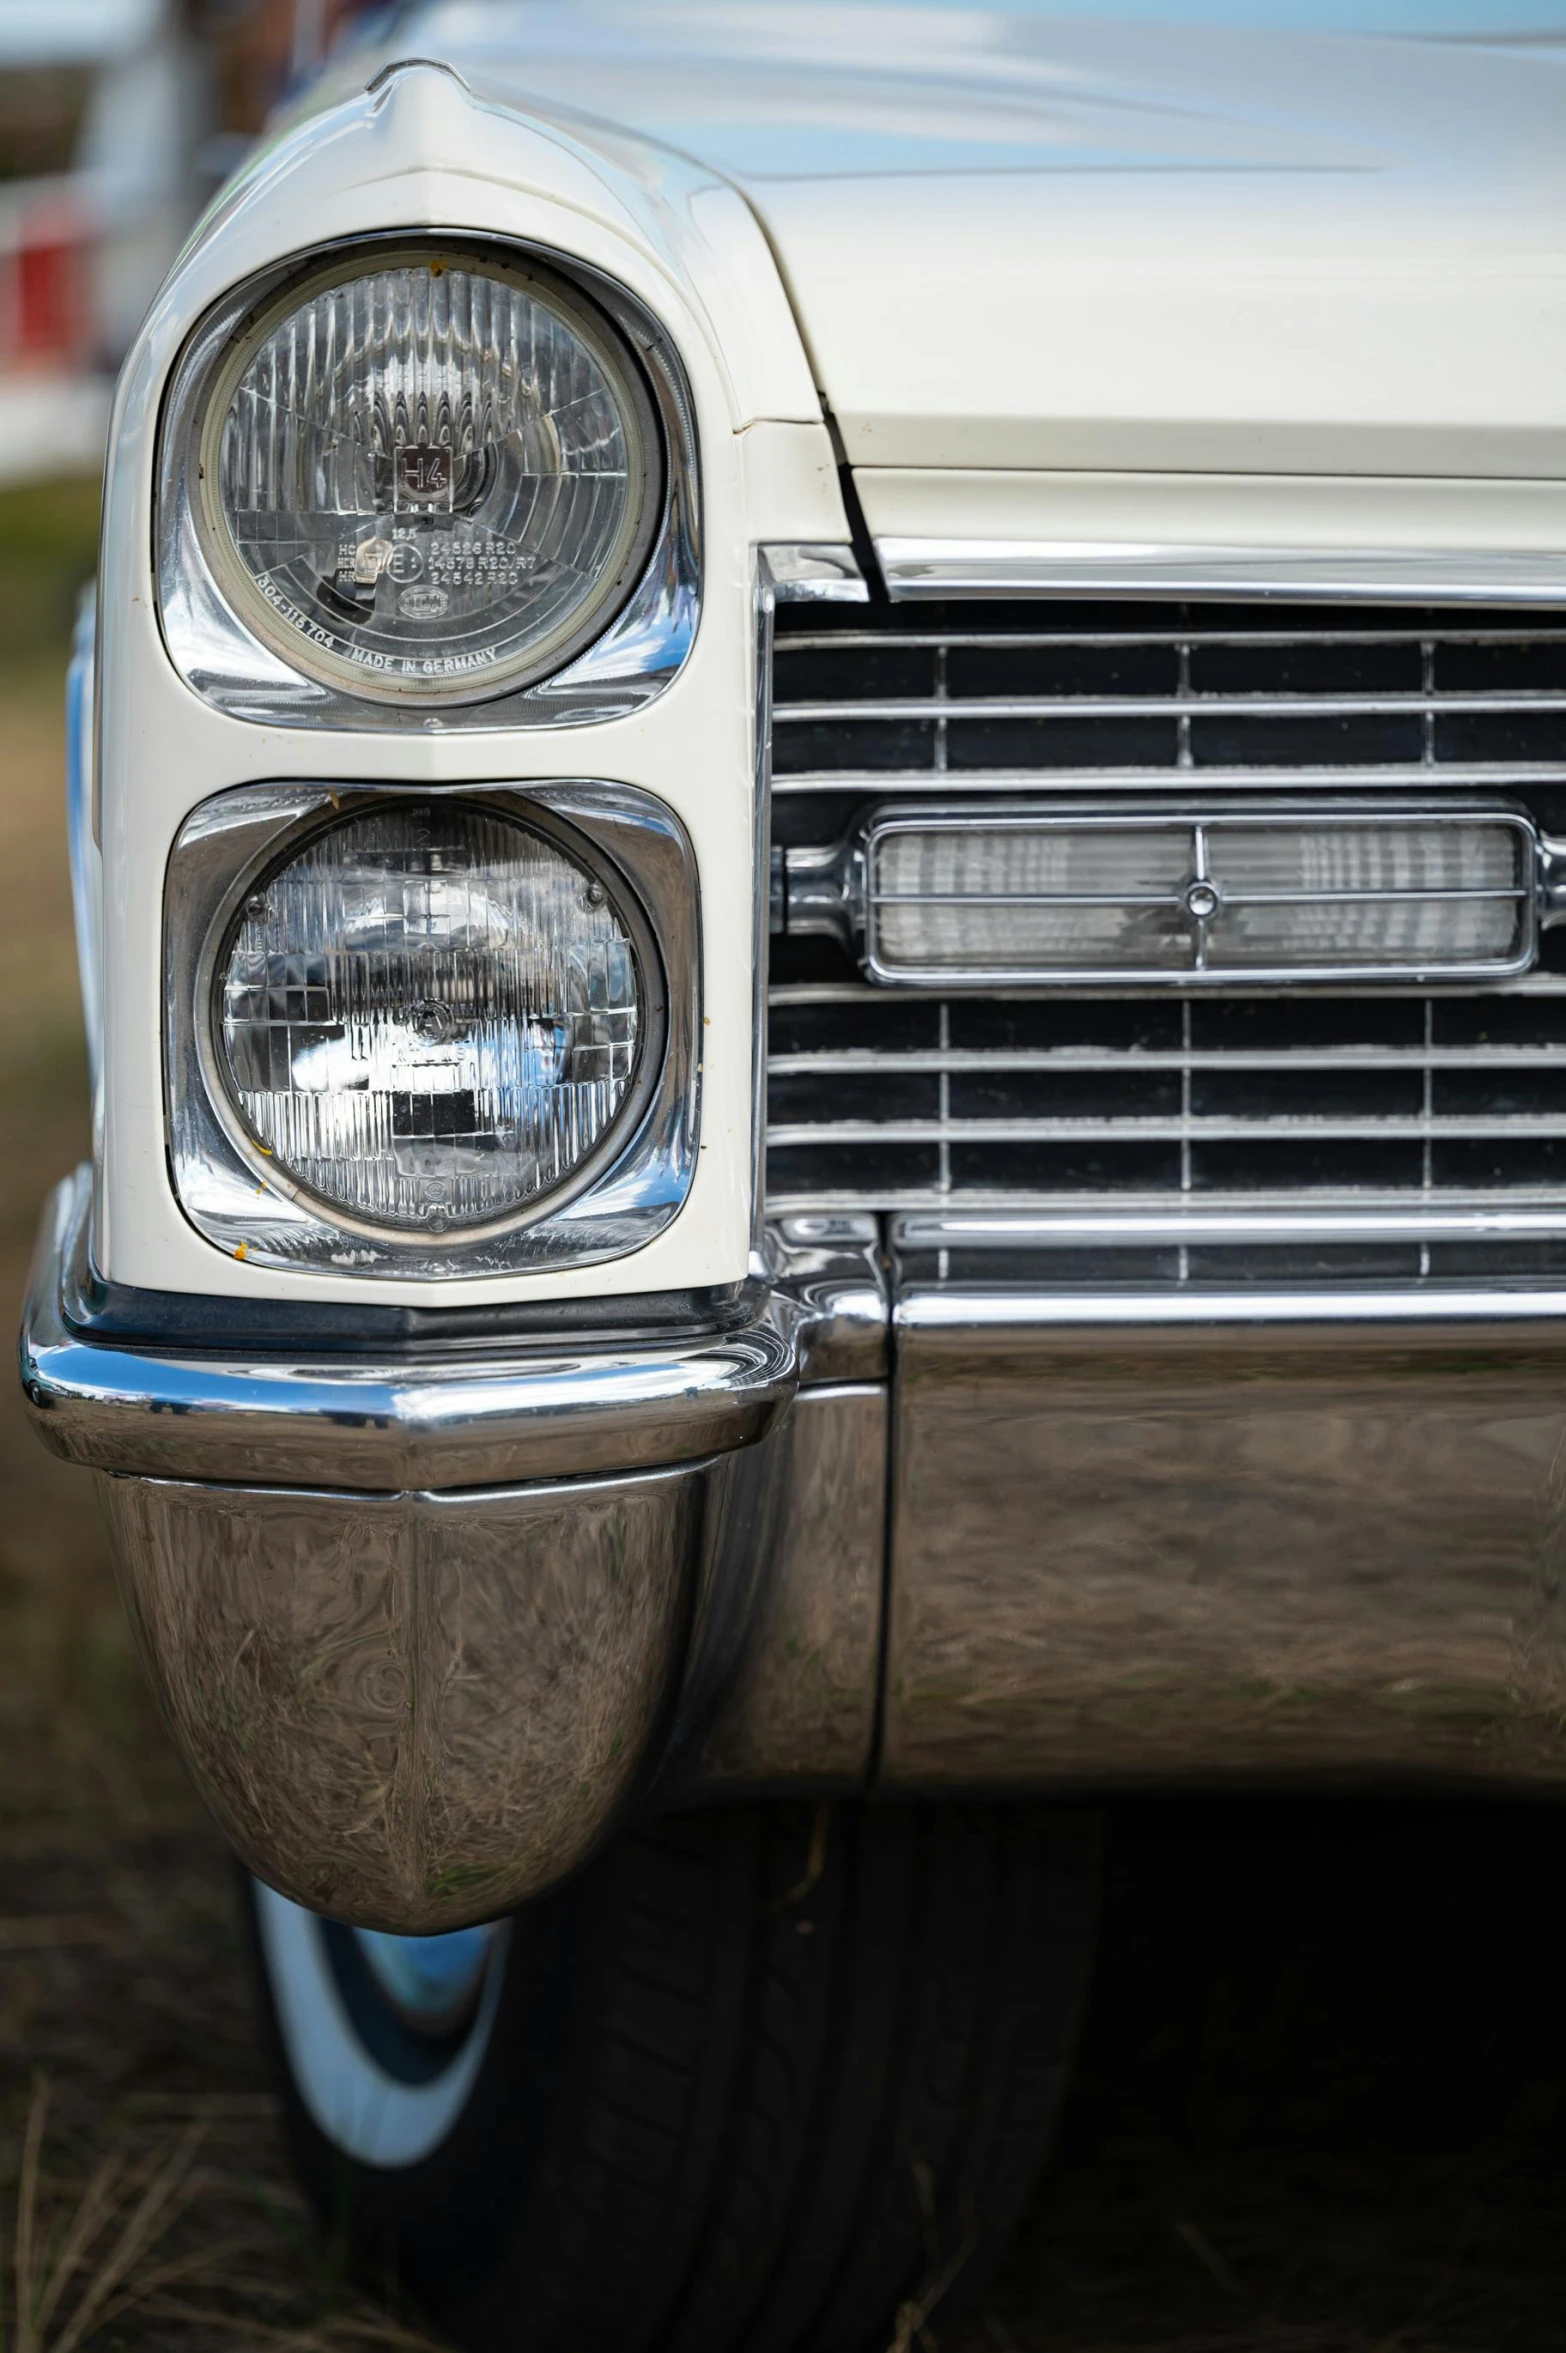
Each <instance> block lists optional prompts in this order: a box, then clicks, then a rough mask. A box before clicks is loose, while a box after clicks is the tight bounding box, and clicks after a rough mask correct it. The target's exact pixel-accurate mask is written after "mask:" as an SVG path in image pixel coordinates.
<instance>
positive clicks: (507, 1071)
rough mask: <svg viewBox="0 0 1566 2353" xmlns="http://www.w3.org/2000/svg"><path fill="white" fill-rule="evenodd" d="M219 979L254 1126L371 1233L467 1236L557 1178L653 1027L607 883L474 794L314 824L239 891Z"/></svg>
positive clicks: (552, 1186)
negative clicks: (320, 828)
mask: <svg viewBox="0 0 1566 2353" xmlns="http://www.w3.org/2000/svg"><path fill="white" fill-rule="evenodd" d="M217 990H218V999H217V1006H216V1016H217V1026H218V1031H219V1035H220V1038H221V1042H222V1054H223V1060H224V1063H225V1065H226V1078H227V1082H228V1085H229V1089H230V1092H231V1094H232V1097H233V1100H234V1103H235V1106H236V1108H237V1109H238V1111H239V1112H240V1114H241V1116H242V1118H243V1120H244V1123H245V1125H246V1126H247V1127H248V1129H249V1130H250V1132H251V1134H252V1135H253V1137H254V1138H255V1139H256V1140H257V1142H259V1144H260V1145H261V1146H262V1148H263V1150H264V1151H265V1152H266V1154H267V1155H268V1156H269V1157H270V1158H271V1160H272V1162H273V1164H274V1165H275V1167H276V1168H277V1170H278V1171H279V1172H280V1173H281V1174H282V1175H284V1176H286V1177H287V1178H289V1179H290V1180H291V1181H292V1182H293V1183H295V1184H297V1185H298V1186H300V1187H301V1188H302V1189H303V1190H304V1191H306V1192H308V1193H310V1194H312V1195H314V1196H315V1197H316V1198H317V1199H319V1200H320V1201H322V1202H323V1203H326V1204H328V1205H329V1206H330V1207H331V1208H332V1209H333V1210H335V1211H336V1212H338V1213H339V1214H340V1215H342V1216H345V1217H346V1218H348V1219H350V1220H353V1221H357V1222H359V1223H362V1224H364V1225H367V1226H371V1227H375V1228H378V1229H386V1228H391V1229H399V1230H402V1231H407V1232H414V1233H420V1234H442V1233H446V1232H448V1231H451V1232H461V1231H463V1230H465V1229H469V1228H474V1227H481V1226H486V1225H489V1224H491V1223H493V1222H494V1221H495V1220H497V1219H501V1220H503V1219H506V1218H509V1217H513V1216H516V1215H518V1214H519V1213H521V1212H522V1211H524V1210H526V1209H527V1208H528V1206H529V1205H530V1204H531V1203H532V1202H534V1201H536V1200H538V1199H539V1198H540V1197H541V1196H543V1195H545V1194H549V1193H552V1192H554V1191H555V1190H556V1189H557V1188H558V1187H560V1186H561V1185H563V1184H564V1183H565V1182H566V1181H567V1180H568V1179H569V1178H571V1177H572V1175H573V1174H574V1173H575V1172H576V1171H577V1170H579V1169H580V1168H581V1166H582V1164H583V1163H584V1162H585V1161H587V1160H588V1159H589V1158H590V1157H591V1156H593V1155H595V1154H596V1153H597V1151H598V1149H599V1147H600V1145H602V1144H603V1142H604V1140H605V1138H606V1137H607V1136H608V1135H609V1133H610V1131H611V1129H612V1128H613V1126H614V1124H615V1121H616V1119H617V1117H618V1115H619V1113H620V1112H621V1110H622V1109H623V1108H624V1105H625V1103H626V1099H627V1096H628V1094H629V1093H630V1090H631V1088H632V1085H633V1082H634V1079H635V1075H636V1070H637V1064H638V1056H639V1052H640V1049H641V1045H642V1042H643V1041H642V1008H641V991H640V976H639V972H638V963H637V956H636V951H635V948H634V946H633V942H632V938H631V934H630V930H629V928H628V926H627V923H626V922H625V921H624V920H623V919H622V917H621V915H620V913H619V912H618V911H617V910H616V908H615V906H614V904H613V901H612V900H611V898H610V895H609V892H608V890H607V889H606V887H605V885H604V883H603V882H602V881H601V880H600V879H599V877H598V876H597V875H595V874H594V873H592V872H591V871H590V870H589V869H588V868H587V867H586V866H585V865H582V864H578V863H577V861H576V860H575V859H574V858H573V857H571V856H570V855H569V854H568V853H567V852H566V851H565V850H564V849H563V848H562V847H561V846H560V844H559V843H558V842H557V841H555V840H554V839H553V838H550V837H547V836H545V835H544V834H543V833H541V832H535V831H534V830H533V829H532V827H530V826H527V825H524V824H522V823H520V822H518V821H517V820H515V819H513V818H511V817H509V816H502V815H497V814H496V813H494V812H492V811H489V810H484V809H479V808H475V807H473V806H471V805H469V804H464V803H456V804H440V803H437V804H436V805H435V806H433V807H430V808H414V809H408V810H404V809H401V808H398V809H377V810H375V811H374V812H372V813H368V814H366V815H364V816H360V817H354V818H350V819H348V820H346V821H345V822H342V823H339V824H337V825H334V826H332V827H331V828H330V829H329V830H328V831H326V832H323V833H319V834H317V835H315V836H314V837H313V838H312V839H311V840H310V841H308V842H307V843H306V844H305V846H304V847H303V848H302V849H300V850H299V852H298V853H297V854H296V855H295V856H294V857H293V858H291V859H290V860H289V861H288V862H287V863H286V864H285V865H283V866H281V867H279V868H277V869H275V870H274V872H273V873H272V874H271V876H270V877H269V878H267V879H266V880H264V881H263V882H262V883H261V884H260V885H259V886H258V887H257V888H256V889H254V890H253V891H252V892H251V893H250V895H249V896H248V897H247V899H246V900H245V903H244V905H243V907H242V909H241V911H240V914H239V918H238V921H237V923H236V925H235V927H234V929H233V931H232V933H231V935H230V939H229V944H228V948H227V952H226V955H225V957H224V959H223V963H222V969H221V971H220V972H219V974H218V980H217Z"/></svg>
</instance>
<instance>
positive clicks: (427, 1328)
mask: <svg viewBox="0 0 1566 2353" xmlns="http://www.w3.org/2000/svg"><path fill="white" fill-rule="evenodd" d="M763 1288H764V1286H762V1285H761V1284H759V1283H733V1284H728V1285H726V1286H724V1287H723V1288H721V1289H716V1290H703V1291H647V1292H641V1293H634V1294H631V1295H630V1296H625V1297H619V1298H607V1299H557V1300H550V1301H547V1302H545V1303H543V1304H538V1303H532V1302H526V1301H512V1300H506V1301H503V1302H501V1303H500V1304H498V1305H496V1306H490V1307H403V1306H392V1305H391V1304H389V1303H388V1304H386V1305H382V1304H380V1303H378V1302H372V1301H366V1302H365V1303H364V1304H363V1305H362V1306H361V1305H359V1304H357V1303H354V1304H352V1305H350V1304H348V1303H346V1302H338V1301H336V1300H322V1299H299V1300H294V1299H223V1298H213V1297H208V1296H207V1295H205V1294H204V1293H197V1292H190V1291H151V1290H143V1289H141V1288H139V1287H137V1286H135V1285H132V1284H129V1283H112V1282H106V1281H105V1280H104V1278H103V1276H101V1275H100V1274H99V1273H98V1272H97V1270H96V1269H95V1268H94V1267H93V1265H92V1263H91V1261H90V1259H89V1257H88V1253H87V1234H86V1220H85V1219H82V1220H81V1221H80V1224H79V1226H78V1230H77V1236H76V1242H75V1246H74V1248H73V1250H72V1253H71V1257H70V1259H69V1261H68V1263H67V1264H66V1266H65V1267H64V1268H63V1270H62V1273H61V1280H60V1314H61V1319H62V1321H63V1322H64V1323H65V1325H66V1327H67V1329H68V1330H69V1331H71V1332H72V1333H74V1334H75V1335H76V1337H77V1338H78V1339H81V1340H89V1341H91V1342H92V1343H93V1345H94V1346H95V1347H99V1348H138V1349H149V1350H164V1351H167V1352H168V1353H170V1354H173V1353H175V1352H178V1353H180V1354H182V1355H189V1354H192V1353H194V1354H201V1355H213V1356H233V1355H246V1356H286V1355H293V1356H297V1355H299V1354H300V1353H301V1351H306V1350H315V1349H319V1350H322V1351H323V1352H330V1353H332V1354H336V1355H343V1356H378V1357H381V1358H385V1357H387V1356H393V1357H396V1356H404V1355H405V1356H408V1357H416V1356H420V1355H423V1354H426V1353H429V1354H434V1353H437V1352H438V1353H440V1354H442V1355H448V1356H449V1355H451V1354H453V1353H461V1352H463V1351H464V1350H471V1351H472V1352H473V1354H475V1355H479V1356H491V1355H493V1354H494V1352H495V1350H496V1349H497V1348H499V1347H503V1346H504V1345H505V1344H506V1343H507V1342H509V1341H519V1342H524V1343H526V1342H530V1341H537V1342H547V1341H556V1342H558V1341H561V1340H572V1341H578V1340H581V1341H607V1340H611V1339H637V1338H643V1337H647V1338H652V1337H656V1336H658V1335H660V1334H667V1333H670V1332H679V1333H682V1334H689V1335H690V1336H692V1337H693V1338H694V1337H698V1336H700V1335H701V1334H703V1333H707V1332H725V1331H732V1330H733V1329H734V1328H735V1327H736V1326H738V1325H741V1324H745V1323H749V1322H751V1321H753V1320H754V1317H755V1314H756V1310H757V1307H758V1304H759V1302H760V1299H761V1296H762V1291H763Z"/></svg>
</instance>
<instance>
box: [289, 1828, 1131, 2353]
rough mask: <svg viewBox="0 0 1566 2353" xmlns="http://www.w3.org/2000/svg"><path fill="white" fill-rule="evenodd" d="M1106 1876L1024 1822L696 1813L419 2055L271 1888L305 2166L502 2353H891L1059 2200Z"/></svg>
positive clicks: (490, 1976) (372, 2241) (389, 2014)
mask: <svg viewBox="0 0 1566 2353" xmlns="http://www.w3.org/2000/svg"><path fill="white" fill-rule="evenodd" d="M1097 1854H1098V1838H1097V1830H1096V1825H1095V1823H1094V1821H1093V1820H1092V1819H1091V1818H1089V1817H1084V1816H1081V1815H1069V1814H1062V1813H1059V1812H1056V1811H1052V1810H1049V1809H1044V1808H1039V1807H1033V1806H1022V1805H962V1806H959V1805H915V1806H865V1805H857V1804H842V1805H836V1806H830V1807H821V1808H818V1809H815V1810H812V1809H810V1808H808V1807H798V1806H787V1805H766V1806H754V1807H750V1808H743V1809H742V1808H735V1809H733V1810H725V1811H713V1812H708V1813H701V1814H691V1815H687V1816H679V1817H672V1818H669V1819H666V1820H662V1821H659V1822H657V1823H655V1824H654V1825H652V1826H651V1827H649V1828H646V1829H644V1830H640V1831H637V1832H636V1833H634V1834H632V1835H628V1836H624V1837H622V1838H620V1839H619V1840H618V1841H616V1842H615V1843H614V1844H613V1845H612V1846H611V1847H610V1848H608V1849H607V1850H606V1851H605V1852H604V1853H603V1854H602V1855H601V1856H600V1857H599V1859H598V1860H597V1861H596V1862H594V1863H593V1864H592V1865H591V1866H590V1867H589V1868H588V1869H586V1870H585V1871H583V1872H582V1873H581V1874H580V1875H579V1876H578V1877H577V1878H576V1879H574V1880H573V1881H572V1882H570V1883H569V1884H568V1885H567V1886H565V1887H564V1888H562V1889H560V1890H558V1891H557V1892H556V1893H554V1894H552V1895H551V1896H549V1897H546V1898H545V1899H543V1900H542V1901H540V1902H538V1903H535V1904H532V1905H530V1906H528V1907H527V1908H526V1910H525V1911H523V1912H522V1913H520V1914H518V1915H517V1916H516V1918H515V1919H514V1920H513V1921H511V1922H509V1923H507V1924H505V1925H504V1926H503V1927H502V1928H501V1929H499V1930H497V1931H495V1932H492V1935H491V1938H490V1942H489V1945H488V1948H487V1953H486V1954H485V1957H484V1961H483V1966H482V1967H481V1968H480V1969H478V1970H477V1971H476V1972H475V1973H474V1976H473V1982H472V1987H471V1994H470V1998H469V2000H468V2003H467V2006H466V2010H465V2013H464V2014H463V2015H462V2016H461V2017H458V2018H453V2017H449V2016H448V2017H446V2018H444V2019H443V2020H441V2021H440V2031H439V2033H430V2034H426V2035H422V2036H421V2035H420V2034H419V2033H417V2032H413V2033H411V2034H410V2032H409V2029H408V2026H407V2019H406V2015H405V2014H403V2013H400V2012H399V2010H398V2008H397V2006H396V2005H395V2004H393V2003H391V2002H389V2001H388V2000H386V1999H385V1998H384V1993H383V1989H381V1987H380V1986H379V1983H378V1981H375V1980H373V1979H372V1973H371V1972H369V1971H367V1970H366V1969H365V1967H364V1954H363V1951H362V1949H361V1946H362V1942H363V1940H356V1938H355V1936H354V1933H353V1932H351V1931H347V1930H344V1929H341V1928H338V1927H335V1926H333V1925H331V1924H329V1923H326V1922H323V1921H321V1920H318V1919H316V1918H315V1917H314V1916H313V1915H312V1914H309V1913H306V1912H302V1911H300V1910H299V1909H298V1907H297V1906H295V1905H292V1904H288V1903H286V1902H285V1900H284V1899H283V1898H282V1897H280V1896H276V1895H274V1894H272V1893H271V1892H270V1891H269V1890H266V1889H262V1888H259V1887H254V1886H253V1888H252V1918H253V1921H254V1925H255V1929H256V1940H255V1941H256V1951H257V1955H258V1959H259V1961H260V1977H261V1984H262V1990H263V2000H264V2005H265V2008H266V2010H267V2013H268V2016H269V2020H270V2024H271V2029H272V2033H273V2037H274V2040H275V2045H276V2048H277V2050H278V2052H279V2055H280V2057H281V2061H282V2073H283V2083H284V2090H285V2101H286V2108H287V2116H288V2123H289V2128H290V2136H291V2140H292V2145H293V2149H294V2153H295V2159H296V2163H297V2167H298V2170H299V2173H300V2175H301V2178H302V2180H303V2182H304V2185H305V2187H306V2189H307V2191H308V2193H309V2194H310V2196H311V2198H312V2200H313V2202H314V2204H315V2206H316V2208H317V2210H318V2211H319V2212H320V2214H321V2215H322V2216H323V2218H328V2219H329V2220H330V2221H331V2223H332V2224H333V2226H334V2227H336V2228H337V2229H339V2230H342V2231H345V2232H346V2234H347V2236H348V2240H349V2242H350V2244H351V2245H352V2247H353V2248H354V2250H355V2251H356V2253H357V2255H358V2257H359V2259H360V2262H361V2265H362V2266H365V2267H368V2270H369V2272H370V2274H371V2276H372V2277H373V2278H375V2279H378V2280H379V2281H380V2282H381V2283H382V2284H386V2283H388V2282H391V2283H395V2285H396V2287H397V2288H398V2289H399V2290H401V2291H403V2292H406V2293H409V2294H411V2296H412V2297H413V2299H414V2300H415V2301H416V2302H417V2303H419V2304H420V2305H422V2306H423V2307H424V2308H425V2310H426V2311H427V2312H429V2313H430V2314H431V2315H432V2317H433V2318H434V2319H436V2321H437V2322H438V2323H439V2324H440V2325H441V2326H442V2327H444V2328H445V2329H446V2330H447V2331H449V2333H450V2334H451V2335H452V2336H453V2337H454V2338H455V2340H456V2341H457V2343H458V2344H459V2345H462V2346H466V2347H469V2348H472V2349H473V2353H739V2349H740V2348H743V2349H744V2353H796V2349H802V2348H807V2347H808V2348H809V2349H810V2353H884V2348H885V2347H886V2345H887V2343H888V2342H889V2341H890V2340H891V2338H892V2336H893V2334H894V2332H896V2331H897V2329H898V2326H899V2318H901V2324H902V2333H901V2336H900V2337H899V2339H898V2341H899V2342H911V2341H913V2334H914V2329H915V2325H916V2324H917V2323H919V2322H921V2321H922V2320H924V2319H926V2318H928V2317H929V2315H930V2314H931V2313H933V2312H935V2311H936V2310H939V2312H940V2315H941V2319H942V2321H943V2323H944V2322H946V2321H948V2320H949V2318H950V2317H951V2314H952V2312H953V2311H954V2310H955V2309H957V2308H959V2307H960V2306H961V2305H963V2304H966V2303H968V2302H970V2301H971V2299H972V2297H973V2296H974V2294H975V2293H976V2292H977V2291H978V2290H979V2289H980V2288H981V2287H982V2286H983V2284H984V2282H985V2280H986V2279H987V2277H988V2276H989V2274H990V2272H991V2271H992V2269H993V2267H994V2265H995V2263H996V2261H997V2260H998V2258H999V2256H1000V2255H1001V2253H1002V2252H1003V2251H1004V2248H1005V2246H1006V2243H1007V2241H1008V2239H1009V2238H1010V2236H1011V2234H1012V2231H1013V2229H1014V2227H1015V2224H1016V2222H1017V2219H1018V2216H1019V2214H1020V2213H1021V2211H1022V2208H1023V2206H1024V2204H1025V2202H1026V2200H1027V2198H1028V2195H1029V2191H1030V2189H1031V2186H1032V2184H1033V2181H1034V2177H1035V2174H1036V2172H1037V2169H1038V2166H1039V2164H1040V2161H1041V2159H1042V2156H1043V2154H1044V2150H1045V2147H1046V2144H1047V2141H1048V2138H1049V2133H1050V2129H1051V2125H1052V2123H1053V2120H1054V2117H1055V2115H1056V2112H1057V2109H1058V2107H1059V2104H1060V2099H1061V2094H1062V2090H1063V2086H1064V2082H1065V2077H1066V2069H1067V2063H1068V2059H1069V2055H1070V2051H1071V2046H1072V2041H1073V2037H1074V2033H1075V2028H1076V2022H1077V2017H1078V2013H1079V2010H1080V2007H1081V2003H1082V1998H1083V1993H1084V1989H1085V1983H1086V1976H1087V1967H1088V1960H1089V1952H1090V1946H1091V1938H1092V1924H1093V1914H1094V1909H1095V1897H1096V1883H1097ZM377 2001H379V2005H380V2007H379V2011H377V2007H376V2005H377ZM421 2042H422V2043H423V2044H424V2045H425V2046H426V2047H425V2048H423V2049H422V2050H421V2049H420V2047H419V2046H420V2044H421Z"/></svg>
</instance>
